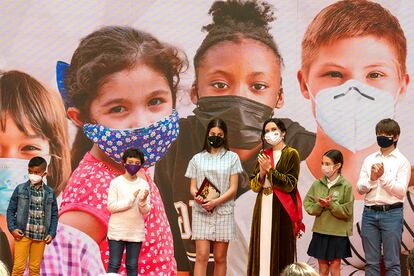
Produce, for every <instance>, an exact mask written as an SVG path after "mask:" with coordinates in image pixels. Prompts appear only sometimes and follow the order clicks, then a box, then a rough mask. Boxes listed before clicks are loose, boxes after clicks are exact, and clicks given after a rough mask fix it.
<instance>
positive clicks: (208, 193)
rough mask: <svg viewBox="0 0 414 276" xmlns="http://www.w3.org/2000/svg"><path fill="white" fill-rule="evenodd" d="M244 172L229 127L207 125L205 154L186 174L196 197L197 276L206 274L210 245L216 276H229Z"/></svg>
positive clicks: (219, 122) (215, 121)
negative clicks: (231, 143) (230, 249)
mask: <svg viewBox="0 0 414 276" xmlns="http://www.w3.org/2000/svg"><path fill="white" fill-rule="evenodd" d="M242 171H243V169H242V166H241V163H240V159H239V156H238V155H237V154H236V153H234V152H232V151H230V150H229V147H228V140H227V126H226V124H225V123H224V121H223V120H221V119H213V120H211V121H210V122H209V123H208V125H207V132H206V135H205V138H204V146H203V150H202V151H201V152H199V153H197V154H196V155H194V156H193V158H192V159H191V160H190V162H189V164H188V167H187V172H186V174H185V176H186V177H187V178H190V179H191V185H190V193H191V195H192V196H193V197H194V204H193V211H192V218H193V220H192V240H195V244H196V262H195V268H194V275H205V274H206V270H207V264H208V259H209V255H210V243H211V242H212V243H213V248H214V249H213V254H214V261H215V264H214V275H226V259H227V248H228V245H229V241H231V240H233V239H234V236H235V221H234V212H233V208H234V197H235V196H236V192H237V181H238V174H239V173H241V172H242Z"/></svg>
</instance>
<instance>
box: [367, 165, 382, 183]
mask: <svg viewBox="0 0 414 276" xmlns="http://www.w3.org/2000/svg"><path fill="white" fill-rule="evenodd" d="M383 174H384V163H375V164H373V165H372V166H371V177H370V179H371V181H376V180H378V178H380V177H381V176H382V175H383Z"/></svg>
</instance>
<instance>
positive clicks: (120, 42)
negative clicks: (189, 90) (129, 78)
mask: <svg viewBox="0 0 414 276" xmlns="http://www.w3.org/2000/svg"><path fill="white" fill-rule="evenodd" d="M138 62H143V63H144V64H145V65H148V66H149V67H151V68H152V69H154V70H156V71H158V72H160V73H161V74H163V75H164V76H165V78H166V80H167V81H168V85H169V87H170V89H171V94H172V100H173V107H175V102H176V94H177V89H178V85H179V82H180V74H181V73H182V72H184V71H185V70H186V69H187V67H188V61H187V57H186V55H185V53H184V52H183V51H181V50H179V49H177V48H175V47H173V46H170V45H168V44H166V43H162V42H160V41H159V40H158V39H156V38H155V37H154V36H152V35H151V34H149V33H146V32H143V31H139V30H136V29H134V28H131V27H127V26H106V27H103V28H101V29H98V30H97V31H94V32H93V33H91V34H89V35H88V36H86V37H85V38H83V39H82V40H81V42H80V44H79V46H78V48H77V49H76V50H75V52H74V54H73V56H72V60H71V62H70V67H69V69H68V71H67V74H66V76H65V79H64V83H65V87H66V89H67V90H68V93H69V97H70V101H71V102H72V104H73V105H74V107H76V108H78V109H79V110H80V115H81V118H82V120H88V119H89V115H90V114H89V107H90V104H91V102H92V101H93V100H94V99H95V97H96V96H97V93H98V90H99V89H100V87H102V85H103V84H105V82H106V81H107V80H108V78H109V77H110V76H111V75H113V74H114V73H117V72H120V71H123V70H126V69H132V68H133V67H134V66H135V65H136V64H137V63H138ZM90 147H91V142H90V141H89V139H88V138H87V137H86V136H85V135H84V134H83V132H82V131H79V132H78V134H77V136H76V138H75V141H74V145H73V147H72V167H73V168H76V167H77V165H78V163H79V161H80V159H81V158H82V157H83V155H84V154H85V152H86V151H88V150H89V149H90Z"/></svg>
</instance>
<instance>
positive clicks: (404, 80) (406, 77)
mask: <svg viewBox="0 0 414 276" xmlns="http://www.w3.org/2000/svg"><path fill="white" fill-rule="evenodd" d="M401 83H402V86H401V91H400V94H404V93H405V92H406V91H407V86H408V84H409V83H410V75H408V74H405V75H404V76H403V78H402V81H401Z"/></svg>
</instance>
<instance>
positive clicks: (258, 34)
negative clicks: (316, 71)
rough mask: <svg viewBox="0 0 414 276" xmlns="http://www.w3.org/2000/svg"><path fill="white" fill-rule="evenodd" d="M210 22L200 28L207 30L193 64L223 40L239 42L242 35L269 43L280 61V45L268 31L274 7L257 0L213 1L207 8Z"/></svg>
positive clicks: (273, 17) (196, 65)
mask: <svg viewBox="0 0 414 276" xmlns="http://www.w3.org/2000/svg"><path fill="white" fill-rule="evenodd" d="M209 14H210V15H212V17H213V23H211V24H208V25H206V26H204V27H203V28H202V30H204V31H207V32H208V34H207V36H206V37H205V38H204V40H203V42H202V43H201V45H200V47H199V48H198V50H197V52H196V54H195V56H194V68H195V70H196V75H197V68H198V67H199V66H200V63H201V62H202V59H203V57H204V55H205V53H206V52H207V50H208V49H209V48H210V47H212V46H214V45H216V44H218V43H220V42H223V41H232V42H236V43H238V42H240V40H241V39H243V38H248V39H253V40H256V41H259V42H261V43H263V44H264V45H266V46H268V47H269V48H270V49H271V50H272V51H273V52H274V53H275V55H276V57H277V58H278V60H279V61H280V64H283V60H282V57H281V55H280V53H279V49H278V47H277V45H276V43H275V41H274V39H273V36H272V35H271V34H270V33H269V30H270V26H269V23H270V22H272V21H274V20H275V19H276V18H275V16H274V12H273V7H272V6H271V5H270V4H268V3H265V2H259V1H241V0H230V1H216V2H214V3H213V5H212V6H211V8H210V10H209Z"/></svg>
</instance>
